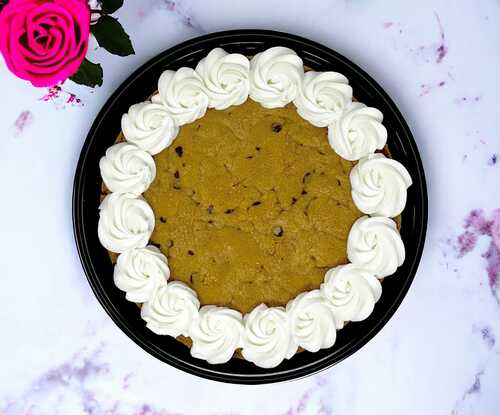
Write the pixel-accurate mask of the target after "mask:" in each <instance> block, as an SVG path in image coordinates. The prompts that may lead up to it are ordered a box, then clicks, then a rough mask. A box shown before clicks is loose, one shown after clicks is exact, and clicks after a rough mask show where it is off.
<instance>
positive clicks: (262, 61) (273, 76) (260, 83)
mask: <svg viewBox="0 0 500 415" xmlns="http://www.w3.org/2000/svg"><path fill="white" fill-rule="evenodd" d="M303 76H304V67H303V65H302V59H300V58H299V57H298V56H297V54H296V53H295V52H294V51H293V50H291V49H288V48H284V47H281V46H276V47H274V48H270V49H267V50H266V51H264V52H262V53H258V54H257V55H255V56H254V57H253V58H252V60H251V61H250V98H252V99H253V100H254V101H257V102H259V103H260V104H261V105H262V106H263V107H264V108H280V107H284V106H285V105H286V104H288V103H290V102H292V101H293V100H294V99H295V97H296V96H297V94H298V91H299V89H300V85H301V82H302V78H303Z"/></svg>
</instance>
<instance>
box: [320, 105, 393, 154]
mask: <svg viewBox="0 0 500 415" xmlns="http://www.w3.org/2000/svg"><path fill="white" fill-rule="evenodd" d="M382 119H383V115H382V113H381V112H380V111H379V110H378V109H376V108H371V107H367V106H366V105H365V104H362V103H360V102H353V103H351V104H350V105H349V106H348V107H347V108H346V109H345V111H344V113H343V114H342V116H341V117H340V118H339V119H338V120H337V121H335V122H334V123H333V124H331V125H330V126H329V127H328V141H329V142H330V145H331V147H332V148H333V149H334V150H335V152H336V153H337V154H338V155H339V156H340V157H342V158H344V159H346V160H351V161H352V160H359V159H360V158H362V157H365V156H367V155H369V154H371V153H374V152H375V150H380V149H382V148H384V146H385V143H386V142H387V130H386V129H385V127H384V126H383V124H382Z"/></svg>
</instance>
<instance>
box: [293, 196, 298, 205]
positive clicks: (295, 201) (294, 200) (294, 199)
mask: <svg viewBox="0 0 500 415" xmlns="http://www.w3.org/2000/svg"><path fill="white" fill-rule="evenodd" d="M295 203H297V198H295V197H292V205H295Z"/></svg>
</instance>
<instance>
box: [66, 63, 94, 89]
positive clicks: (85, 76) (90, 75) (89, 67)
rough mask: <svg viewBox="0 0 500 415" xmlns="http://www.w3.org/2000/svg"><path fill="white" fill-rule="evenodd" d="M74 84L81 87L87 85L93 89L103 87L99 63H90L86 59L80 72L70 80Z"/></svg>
mask: <svg viewBox="0 0 500 415" xmlns="http://www.w3.org/2000/svg"><path fill="white" fill-rule="evenodd" d="M69 79H71V80H72V81H73V82H76V83H77V84H80V85H86V86H89V87H91V88H94V87H95V86H101V85H102V67H101V65H99V64H98V63H93V62H90V61H89V60H88V59H84V60H83V62H82V64H81V65H80V67H79V68H78V71H76V73H74V74H73V75H72V76H70V78H69Z"/></svg>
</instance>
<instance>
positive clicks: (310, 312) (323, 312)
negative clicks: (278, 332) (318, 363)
mask: <svg viewBox="0 0 500 415" xmlns="http://www.w3.org/2000/svg"><path fill="white" fill-rule="evenodd" d="M286 312H287V314H288V319H289V321H290V330H291V334H292V337H293V339H294V342H295V343H297V344H298V345H299V346H300V347H303V348H304V349H305V350H308V351H310V352H317V351H318V350H319V349H325V348H328V347H332V346H333V344H334V343H335V340H336V339H337V328H336V326H335V314H334V309H333V308H332V306H331V304H330V303H329V301H328V300H327V299H326V298H325V297H324V296H323V294H322V293H321V292H320V291H319V290H312V291H308V292H305V293H301V294H299V295H298V296H297V297H295V298H294V299H293V300H291V301H289V302H288V304H287V305H286Z"/></svg>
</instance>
